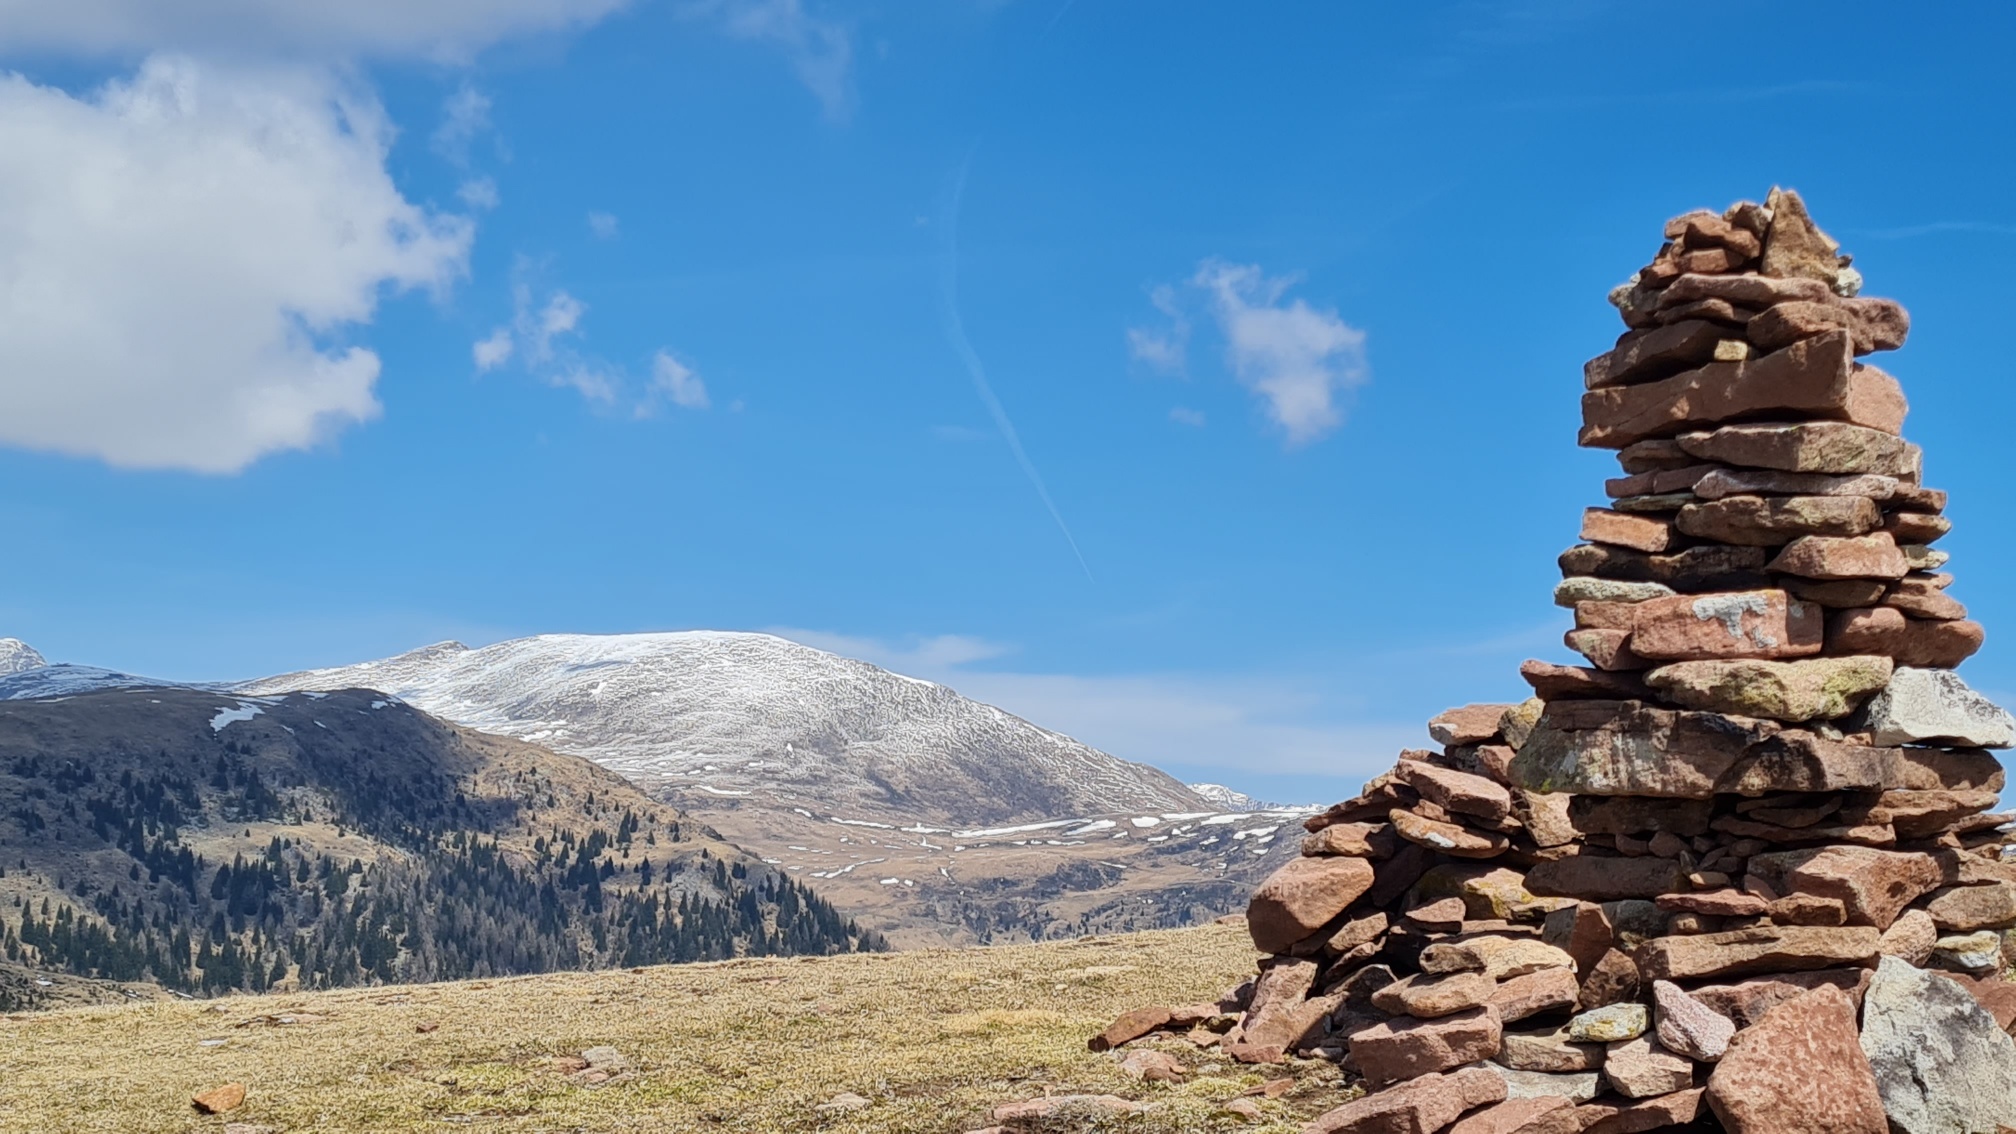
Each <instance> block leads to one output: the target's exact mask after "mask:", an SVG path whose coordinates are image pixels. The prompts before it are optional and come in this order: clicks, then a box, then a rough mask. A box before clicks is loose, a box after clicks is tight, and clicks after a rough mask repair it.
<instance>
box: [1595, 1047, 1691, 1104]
mask: <svg viewBox="0 0 2016 1134" xmlns="http://www.w3.org/2000/svg"><path fill="white" fill-rule="evenodd" d="M1603 1078H1604V1079H1605V1080H1607V1081H1608V1082H1609V1083H1610V1086H1611V1088H1612V1089H1613V1090H1615V1091H1616V1092H1617V1093H1618V1094H1620V1095H1623V1096H1624V1097H1625V1098H1627V1099H1646V1098H1653V1097H1655V1096H1658V1095H1670V1094H1673V1093H1674V1092H1676V1091H1684V1090H1687V1089H1688V1088H1690V1087H1692V1086H1693V1085H1694V1062H1693V1060H1691V1059H1688V1058H1686V1057H1685V1056H1682V1055H1678V1054H1675V1053H1674V1052H1671V1051H1668V1050H1666V1048H1665V1047H1664V1046H1663V1045H1661V1044H1660V1043H1659V1042H1658V1041H1657V1040H1656V1039H1654V1038H1653V1037H1652V1036H1649V1035H1641V1036H1638V1037H1636V1038H1634V1039H1628V1040H1623V1041H1621V1042H1618V1043H1613V1044H1611V1045H1610V1046H1609V1050H1608V1053H1607V1054H1606V1055H1605V1056H1604V1057H1603Z"/></svg>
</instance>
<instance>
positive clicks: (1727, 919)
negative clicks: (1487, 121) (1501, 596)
mask: <svg viewBox="0 0 2016 1134" xmlns="http://www.w3.org/2000/svg"><path fill="white" fill-rule="evenodd" d="M1665 237H1666V242H1665V244H1664V245H1663V246H1662V247H1661V248H1660V249H1659V253H1658V255H1657V256H1656V257H1654V258H1653V260H1652V263H1651V264H1649V265H1648V266H1646V267H1645V268H1644V269H1642V270H1641V271H1640V272H1639V273H1638V274H1637V276H1636V277H1635V278H1634V279H1633V280H1632V281H1631V282H1629V283H1627V284H1625V285H1623V286H1621V287H1619V288H1618V289H1616V290H1615V291H1614V292H1612V293H1611V295H1610V301H1611V303H1612V304H1614V305H1615V306H1616V308H1617V310H1618V312H1619V313H1620V314H1621V315H1622V316H1623V319H1624V323H1625V325H1626V326H1627V328H1628V329H1627V330H1626V331H1625V332H1624V334H1623V335H1622V336H1621V337H1620V338H1619V339H1618V340H1617V344H1616V346H1615V347H1614V348H1613V349H1611V350H1610V351H1608V352H1606V353H1604V354H1602V355H1599V356H1598V357H1596V358H1595V359H1592V360H1591V361H1590V362H1589V363H1588V364H1587V365H1586V366H1585V367H1584V384H1585V386H1586V388H1587V392H1586V393H1584V394H1583V396H1582V430H1581V437H1580V440H1581V443H1582V444H1583V445H1585V446H1591V447H1595V448H1604V449H1613V450H1616V451H1617V455H1618V460H1619V462H1620V463H1621V464H1622V466H1623V468H1622V474H1623V475H1621V476H1619V477H1617V478H1615V479H1613V480H1610V481H1609V482H1608V483H1607V485H1606V491H1607V494H1608V496H1609V497H1610V503H1609V505H1608V506H1607V507H1603V508H1591V509H1589V510H1588V511H1587V512H1586V513H1584V515H1583V518H1582V538H1583V540H1584V542H1582V543H1579V544H1577V545H1576V546H1574V547H1571V548H1569V549H1568V550H1567V551H1566V552H1564V553H1563V554H1562V556H1561V560H1560V562H1561V570H1562V575H1563V576H1564V578H1563V580H1562V582H1561V584H1560V586H1559V587H1557V588H1556V589H1555V592H1554V597H1555V601H1556V603H1558V604H1559V605H1561V606H1564V607H1568V608H1570V609H1572V610H1573V611H1574V615H1575V628H1574V629H1572V630H1570V631H1568V633H1567V639H1566V640H1567V645H1568V646H1569V647H1570V648H1571V649H1573V650H1575V651H1576V652H1577V653H1579V654H1581V655H1582V656H1584V657H1585V658H1587V659H1588V661H1589V665H1588V666H1566V665H1553V664H1548V663H1546V662H1539V661H1529V662H1527V663H1525V664H1524V665H1523V666H1521V667H1520V672H1521V674H1522V676H1524V678H1525V679H1526V681H1527V682H1528V683H1529V684H1530V685H1531V686H1532V688H1533V692H1534V696H1533V698H1532V699H1530V700H1528V701H1526V702H1524V703H1522V704H1518V705H1468V706H1465V707H1463V708H1460V709H1452V710H1450V711H1448V712H1446V713H1443V714H1442V715H1441V716H1438V717H1436V718H1435V719H1434V720H1433V721H1432V722H1431V723H1430V725H1429V733H1430V734H1431V735H1432V736H1433V737H1434V738H1435V740H1436V741H1437V742H1439V743H1440V744H1441V745H1442V747H1441V748H1440V750H1434V751H1408V752H1403V753H1401V755H1400V761H1399V763H1398V765H1397V766H1396V767H1395V768H1394V769H1393V770H1392V771H1390V772H1387V773H1385V774H1384V775H1381V776H1379V777H1377V778H1376V779H1373V780H1372V781H1370V782H1369V783H1367V784H1366V786H1365V790H1364V791H1363V793H1362V794H1360V795H1359V796H1358V797H1357V798H1355V799H1351V800H1347V801H1345V802H1343V803H1339V804H1337V805H1336V806H1334V807H1332V808H1330V809H1329V810H1328V811H1326V812H1324V813H1323V814H1321V815H1318V816H1315V817H1313V818H1311V819H1310V820H1308V822H1307V823H1306V826H1307V828H1308V830H1309V832H1310V833H1309V836H1308V837H1307V838H1306V839H1305V840H1304V842H1303V846H1302V855H1303V857H1301V858H1299V859H1297V860H1295V861H1293V862H1291V863H1289V864H1288V865H1286V866H1284V867H1283V868H1281V869H1280V870H1279V871H1278V872H1277V873H1275V874H1274V875H1273V876H1272V877H1270V878H1269V879H1268V880H1267V881H1266V882H1265V883H1263V884H1262V885H1261V886H1260V888H1259V889H1258V891H1257V892H1256V893H1255V894H1254V895H1253V899H1252V903H1251V905H1250V906H1249V908H1248V911H1247V925H1248V928H1249V929H1250V931H1251V933H1252V936H1253V941H1254V944H1255V945H1257V946H1258V947H1259V949H1260V951H1261V952H1263V953H1266V954H1269V956H1268V957H1267V958H1266V959H1265V960H1263V961H1262V962H1261V964H1260V972H1259V975H1258V976H1257V977H1256V978H1255V979H1254V980H1252V981H1251V982H1249V983H1248V984H1247V985H1244V986H1242V987H1241V988H1240V989H1239V990H1236V991H1235V992H1234V993H1229V994H1228V999H1227V1000H1226V1001H1224V1002H1221V1004H1220V1005H1218V1006H1216V1008H1217V1010H1218V1011H1219V1012H1220V1013H1221V1014H1220V1015H1219V1016H1218V1027H1219V1028H1220V1029H1225V1028H1227V1026H1228V1025H1229V1030H1224V1031H1223V1032H1222V1035H1219V1036H1217V1037H1215V1039H1214V1037H1210V1036H1205V1037H1203V1039H1204V1042H1215V1043H1216V1045H1217V1046H1220V1047H1222V1049H1223V1051H1224V1052H1225V1053H1226V1054H1227V1055H1229V1056H1230V1057H1232V1058H1234V1059H1237V1060H1240V1061H1243V1062H1249V1063H1262V1064H1264V1063H1276V1062H1281V1061H1283V1060H1284V1059H1286V1058H1288V1057H1289V1056H1298V1057H1302V1058H1323V1059H1329V1060H1334V1061H1336V1062H1337V1063H1339V1064H1341V1065H1342V1066H1343V1067H1344V1069H1346V1070H1347V1071H1350V1072H1354V1073H1355V1074H1356V1075H1357V1076H1359V1077H1361V1078H1362V1080H1363V1087H1364V1091H1365V1092H1366V1093H1365V1094H1364V1095H1363V1096H1362V1097H1359V1098H1356V1099H1355V1100H1353V1101H1349V1102H1347V1103H1345V1104H1344V1105H1342V1106H1339V1107H1337V1108H1336V1109H1334V1110H1332V1111H1330V1112H1329V1113H1327V1114H1324V1115H1323V1116H1322V1117H1320V1118H1318V1119H1316V1120H1315V1121H1314V1122H1313V1123H1311V1124H1310V1125H1309V1126H1308V1127H1307V1131H1308V1134H1346V1132H1359V1134H1371V1132H1379V1134H1401V1132H1404V1134H1432V1132H1435V1131H1444V1130H1447V1131H1453V1132H1454V1134H1515V1132H1525V1134H1543V1132H1545V1134H1565V1132H1594V1134H1627V1132H1631V1131H1649V1130H1666V1129H1678V1128H1687V1129H1694V1130H1726V1131H1736V1132H1740V1134H1886V1132H1888V1131H1891V1130H1893V1129H1894V1130H1896V1131H1901V1132H1903V1134H1997V1132H1998V1131H2005V1132H2010V1134H2016V1040H2012V1039H2011V1036H2010V1034H2009V1032H2010V1029H2011V1028H2012V1027H2016V984H2012V983H2010V982H2008V981H2007V980H2005V979H2004V971H2005V970H2006V969H2007V968H2009V967H2010V966H2011V964H2012V963H2016V847H2012V846H2011V843H2012V838H2016V837H2012V835H2011V834H2010V833H2009V831H2008V826H2009V819H2010V817H2009V816H2006V815H1996V814H1989V811H1990V809H1991V808H1993V807H1994V806H1996V803H1997V798H1998V793H1999V792H2000V791H2001V789H2002V787H2003V772H2002V770H2001V768H2000V766H1999V764H1998V762H1997V760H1996V759H1995V757H1994V756H1993V755H1992V754H1990V753H1989V752H1988V751H1986V749H1989V748H1998V747H2007V746H2009V745H2011V744H2012V743H2016V720H2012V719H2011V717H2010V715H2009V714H2008V713H2006V712H2004V711H2003V710H2001V709H1999V708H1997V707H1996V706H1994V705H1993V704H1991V703H1990V702H1989V701H1987V700H1986V699H1985V698H1983V697H1981V696H1980V695H1979V694H1976V693H1974V692H1973V691H1972V690H1970V689H1969V688H1968V687H1967V685H1966V684H1965V683H1964V682H1963V681H1961V679H1960V678H1959V677H1958V676H1957V675H1956V674H1955V673H1954V672H1953V668H1954V667H1955V666H1957V665H1958V664H1959V663H1960V662H1961V661H1962V660H1964V659H1965V658H1967V657H1968V656H1969V655H1970V654H1972V653H1973V652H1974V651H1975V650H1976V649H1978V648H1979V647H1980V645H1981V642H1982V628H1981V626H1980V625H1979V624H1978V623H1975V622H1971V621H1968V620H1967V618H1966V611H1965V609H1964V608H1963V607H1962V606H1961V605H1960V603H1959V602H1957V601H1955V600H1954V599H1953V598H1952V597H1951V596H1949V595H1948V594H1947V593H1946V590H1947V585H1948V584H1949V583H1950V582H1951V581H1952V577H1951V576H1950V575H1948V574H1945V573H1943V572H1942V571H1941V570H1940V569H1941V568H1942V567H1943V566H1944V565H1945V562H1946V558H1947V557H1946V555H1945V553H1943V552H1939V551H1935V550H1933V549H1932V548H1931V547H1930V546H1929V545H1930V544H1932V543H1933V542H1934V541H1936V540H1937V539H1938V538H1939V537H1940V536H1942V535H1944V534H1945V533H1946V531H1947V529H1948V527H1949V526H1950V525H1949V522H1948V521H1947V520H1946V518H1945V517H1944V516H1942V515H1941V512H1942V511H1943V510H1944V507H1945V503H1946V494H1945V493H1944V492H1940V491H1937V490H1935V489H1931V488H1927V487H1925V486H1924V485H1923V483H1922V482H1921V479H1920V470H1921V464H1922V462H1921V454H1920V451H1919V449H1918V447H1917V446H1915V445H1912V444H1910V443H1908V442H1906V441H1905V440H1904V439H1903V438H1902V437H1901V436H1900V431H1901V429H1902V426H1903V424H1904V412H1905V402H1904V395H1903V392H1902V390H1901V389H1900V388H1899V386H1898V383H1897V380H1896V379H1894V378H1892V377H1891V376H1890V375H1889V374H1887V373H1885V372H1884V371H1882V370H1879V369H1877V368H1876V367H1874V366H1870V365H1867V364H1864V363H1861V362H1858V361H1857V359H1858V358H1860V357H1861V356H1864V355H1867V354H1869V353H1871V352H1874V351H1879V350H1890V349H1895V348H1896V347H1899V346H1901V345H1903V342H1904V336H1905V332H1906V330H1907V328H1908V319H1907V317H1906V315H1905V313H1904V309H1903V308H1902V307H1900V306H1898V305H1897V304H1896V303H1894V302H1892V301H1890V300H1887V299H1870V298H1861V297H1859V296H1858V292H1859V291H1860V285H1861V277H1860V275H1859V274H1858V273H1857V272H1856V271H1855V270H1854V269H1853V268H1851V267H1850V266H1849V258H1848V257H1847V256H1843V255H1841V254H1840V252H1839V247H1838V245H1837V244H1836V243H1835V242H1834V241H1833V240H1832V239H1830V238H1829V237H1828V236H1827V235H1826V234H1825V233H1823V232H1822V231H1821V230H1820V229H1819V228H1817V227H1816V226H1815V225H1814V223H1813V221H1812V220H1811V219H1810V217H1809V216H1808V215H1807V212H1806V208H1805V206H1804V204H1803V203H1802V202H1801V201H1800V199H1799V197H1798V196H1797V195H1796V194H1794V193H1791V192H1789V191H1784V190H1773V191H1772V193H1771V195H1770V196H1769V198H1768V199H1767V201H1766V203H1765V204H1763V205H1758V204H1755V203H1751V202H1745V203H1742V204H1738V205H1736V206H1734V207H1732V208H1730V209H1729V210H1728V211H1726V212H1723V213H1720V214H1717V213H1712V212H1695V213H1689V214H1687V215H1685V216H1682V217H1678V218H1675V219H1674V220H1672V221H1669V222H1668V223H1667V225H1666V230H1665ZM1213 1007H1214V1006H1210V1005H1205V1006H1201V1008H1197V1009H1190V1010H1187V1011H1185V1010H1179V1011H1176V1012H1173V1013H1172V1012H1170V1011H1166V1010H1162V1009H1144V1010H1142V1011H1139V1012H1133V1013H1129V1014H1128V1015H1127V1016H1125V1017H1122V1018H1121V1019H1120V1020H1119V1021H1116V1023H1115V1024H1114V1026H1113V1027H1112V1028H1110V1029H1109V1030H1108V1031H1107V1032H1106V1033H1105V1034H1104V1035H1102V1036H1100V1037H1097V1038H1095V1039H1094V1040H1093V1046H1094V1047H1095V1049H1103V1048H1106V1047H1112V1046H1114V1045H1117V1044H1121V1043H1125V1042H1127V1041H1129V1040H1131V1039H1135V1038H1139V1037H1141V1036H1144V1035H1147V1034H1149V1033H1150V1032H1153V1031H1155V1030H1158V1029H1159V1030H1164V1031H1166V1030H1170V1029H1172V1028H1178V1029H1189V1028H1191V1027H1192V1026H1193V1025H1195V1024H1197V1023H1198V1022H1199V1020H1202V1019H1204V1018H1205V1017H1207V1016H1208V1015H1209V1014H1210V1013H1209V1010H1210V1009H1212V1008H1213ZM1192 1035H1193V1038H1195V1037H1196V1036H1198V1035H1199V1033H1195V1032H1193V1033H1192Z"/></svg>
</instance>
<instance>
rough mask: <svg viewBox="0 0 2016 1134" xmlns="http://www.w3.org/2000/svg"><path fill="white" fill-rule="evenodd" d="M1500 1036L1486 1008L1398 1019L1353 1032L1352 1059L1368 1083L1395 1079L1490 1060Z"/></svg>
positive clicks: (1496, 1022)
mask: <svg viewBox="0 0 2016 1134" xmlns="http://www.w3.org/2000/svg"><path fill="white" fill-rule="evenodd" d="M1502 1034H1503V1027H1502V1025H1501V1024H1500V1022H1499V1020H1498V1013H1497V1012H1495V1011H1493V1010H1492V1009H1490V1008H1488V1007H1485V1008H1472V1009H1470V1010H1469V1011H1467V1012H1458V1013H1455V1014H1454V1015H1449V1016H1443V1017H1440V1018H1439V1019H1434V1020H1416V1019H1410V1018H1406V1017H1402V1018H1400V1019H1395V1020H1388V1021H1387V1022H1385V1023H1383V1024H1376V1025H1374V1026H1372V1027H1370V1028H1366V1029H1365V1030H1363V1031H1360V1032H1356V1033H1354V1034H1353V1035H1352V1036H1351V1039H1350V1045H1351V1059H1352V1061H1353V1062H1355V1063H1356V1064H1357V1065H1358V1070H1359V1072H1360V1073H1362V1074H1363V1075H1364V1076H1365V1078H1366V1079H1367V1080H1368V1081H1369V1082H1372V1083H1377V1084H1385V1083H1394V1082H1398V1081H1400V1080H1402V1079H1412V1078H1414V1077H1416V1076H1419V1075H1424V1074H1427V1073H1429V1072H1433V1071H1448V1070H1450V1069H1452V1068H1455V1067H1461V1066H1463V1065H1464V1064H1466V1063H1475V1062H1476V1061H1478V1060H1480V1059H1489V1058H1491V1057H1492V1056H1494V1055H1496V1054H1498V1047H1499V1038H1500V1036H1501V1035H1502Z"/></svg>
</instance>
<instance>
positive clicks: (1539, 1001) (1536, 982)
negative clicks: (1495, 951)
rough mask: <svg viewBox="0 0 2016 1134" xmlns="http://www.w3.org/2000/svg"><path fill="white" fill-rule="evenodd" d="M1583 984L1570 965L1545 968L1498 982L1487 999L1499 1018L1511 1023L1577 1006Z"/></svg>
mask: <svg viewBox="0 0 2016 1134" xmlns="http://www.w3.org/2000/svg"><path fill="white" fill-rule="evenodd" d="M1580 996H1581V984H1580V983H1579V982H1578V981H1577V980H1576V978H1575V973H1574V972H1573V971H1572V970H1569V969H1541V970H1540V971H1539V972H1533V973H1526V974H1523V975H1521V976H1516V977H1513V978H1511V979H1510V980H1507V981H1505V982H1504V983H1502V984H1500V985H1498V986H1497V988H1496V989H1494V990H1493V991H1492V993H1491V994H1490V997H1489V998H1488V999H1487V1000H1486V1003H1488V1004H1489V1005H1490V1006H1491V1007H1492V1008H1494V1009H1496V1010H1497V1012H1498V1018H1499V1019H1500V1020H1501V1021H1503V1022H1505V1023H1508V1024H1509V1023H1511V1022H1513V1021H1515V1020H1523V1019H1525V1018H1527V1017H1528V1016H1538V1015H1541V1014H1543V1013H1547V1012H1562V1011H1567V1010H1568V1009H1571V1008H1573V1007H1575V1005H1576V1002H1577V1000H1578V999H1579V997H1580Z"/></svg>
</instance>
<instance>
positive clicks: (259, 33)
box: [0, 0, 626, 60]
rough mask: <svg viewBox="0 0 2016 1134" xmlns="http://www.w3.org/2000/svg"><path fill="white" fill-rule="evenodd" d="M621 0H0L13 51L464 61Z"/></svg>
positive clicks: (589, 16)
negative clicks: (313, 0) (314, 0)
mask: <svg viewBox="0 0 2016 1134" xmlns="http://www.w3.org/2000/svg"><path fill="white" fill-rule="evenodd" d="M625 3H626V0H342V2H341V3H306V2H303V0H172V2H170V0H61V2H60V3H52V2H51V0H0V27H4V28H6V39H7V45H8V47H9V48H10V49H11V50H13V51H15V52H23V51H49V52H58V53H65V54H69V53H84V54H95V55H137V54H144V53H147V52H152V51H158V50H175V51H189V52H196V53H200V54H205V55H211V56H215V57H238V58H245V57H253V58H272V57H276V56H280V57H289V58H296V59H316V60H327V59H339V58H349V57H352V56H357V55H392V56H409V57H410V56H422V57H430V58H436V59H447V60H461V59H466V58H467V57H468V56H469V55H470V54H472V53H473V52H475V51H478V50H480V49H482V48H484V47H487V46H489V45H490V44H493V43H496V42H498V41H499V40H502V39H506V38H509V37H512V36H516V35H525V34H531V33H537V32H548V31H556V30H560V29H564V28H570V27H581V26H585V25H587V24H591V23H593V22H595V21H596V20H599V19H601V18H602V17H603V16H606V15H608V14H609V13H611V12H614V11H616V10H618V9H620V8H622V7H624V6H625Z"/></svg>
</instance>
